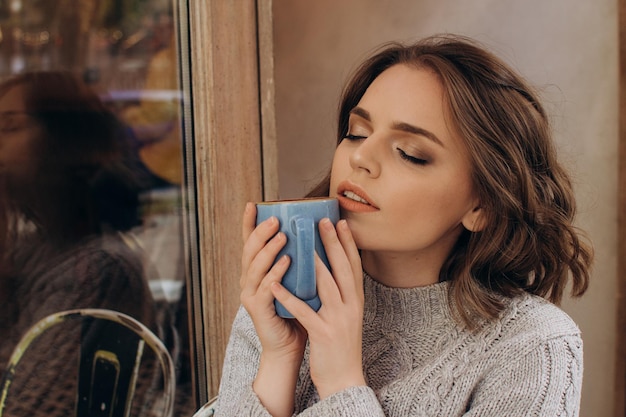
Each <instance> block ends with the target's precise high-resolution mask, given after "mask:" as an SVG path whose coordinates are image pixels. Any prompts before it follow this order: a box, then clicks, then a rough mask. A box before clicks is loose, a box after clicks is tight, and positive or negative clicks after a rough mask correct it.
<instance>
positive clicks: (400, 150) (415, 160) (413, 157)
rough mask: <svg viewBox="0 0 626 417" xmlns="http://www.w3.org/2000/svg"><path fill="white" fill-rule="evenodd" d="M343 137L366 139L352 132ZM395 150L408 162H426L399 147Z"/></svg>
mask: <svg viewBox="0 0 626 417" xmlns="http://www.w3.org/2000/svg"><path fill="white" fill-rule="evenodd" d="M343 138H344V139H347V140H350V141H357V140H363V139H367V136H359V135H353V134H350V133H348V134H346V135H345V136H344V137H343ZM396 150H397V151H398V152H399V153H400V158H402V159H404V160H405V161H407V162H410V163H412V164H415V165H426V164H427V163H428V161H427V160H425V159H421V158H417V157H415V156H411V155H409V154H408V153H406V152H404V150H402V149H400V148H396Z"/></svg>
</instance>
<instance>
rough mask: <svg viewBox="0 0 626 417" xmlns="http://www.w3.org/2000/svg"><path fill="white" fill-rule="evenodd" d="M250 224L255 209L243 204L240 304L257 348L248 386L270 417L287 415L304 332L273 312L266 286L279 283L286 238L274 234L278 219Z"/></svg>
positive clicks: (286, 263) (284, 266)
mask: <svg viewBox="0 0 626 417" xmlns="http://www.w3.org/2000/svg"><path fill="white" fill-rule="evenodd" d="M255 224H256V207H255V206H254V204H252V203H248V204H247V205H246V209H245V211H244V216H243V240H244V242H245V243H244V247H243V255H242V259H241V266H242V267H241V280H240V286H241V296H240V297H241V303H242V305H243V306H244V308H245V309H246V310H247V311H248V314H250V317H251V318H252V321H253V322H254V327H255V329H256V332H257V334H258V336H259V340H260V342H261V346H262V347H263V350H262V352H261V361H260V364H259V371H258V372H257V377H256V379H255V381H254V384H253V388H254V391H255V392H256V394H257V395H258V396H259V399H260V400H261V402H262V403H263V405H264V406H265V408H267V409H268V411H269V412H270V413H271V414H272V415H273V416H274V417H278V416H282V415H285V416H291V414H292V413H293V406H294V396H295V386H296V382H297V378H298V371H299V369H300V364H301V362H302V357H303V355H304V347H305V344H306V338H307V335H306V331H305V330H304V329H303V328H302V326H300V325H299V323H298V322H297V321H296V320H287V319H283V318H281V317H278V316H277V315H276V310H275V307H274V295H273V294H272V292H271V290H270V287H271V286H272V284H274V283H279V282H280V281H281V279H282V277H283V275H284V274H285V272H286V271H287V268H288V267H289V263H290V259H289V257H287V256H285V257H283V258H281V259H280V260H278V261H277V262H276V263H274V260H275V259H276V256H277V255H278V253H279V251H280V250H281V249H282V247H283V246H284V245H285V243H286V242H287V238H286V236H285V235H284V234H283V233H278V230H279V222H278V219H276V218H275V217H272V218H270V219H268V220H265V221H264V222H262V223H260V224H259V225H258V226H257V227H255Z"/></svg>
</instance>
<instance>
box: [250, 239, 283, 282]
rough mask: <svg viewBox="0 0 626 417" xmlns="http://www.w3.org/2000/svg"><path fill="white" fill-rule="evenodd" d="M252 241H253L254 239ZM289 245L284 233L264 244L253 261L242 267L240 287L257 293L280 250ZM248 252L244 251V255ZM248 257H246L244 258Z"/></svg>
mask: <svg viewBox="0 0 626 417" xmlns="http://www.w3.org/2000/svg"><path fill="white" fill-rule="evenodd" d="M251 236H253V235H251ZM250 240H253V239H252V237H251V239H249V241H250ZM286 243H287V236H285V234H284V233H277V234H276V235H275V236H274V237H272V238H271V239H270V240H269V242H267V243H266V244H264V246H262V247H261V248H260V250H259V251H258V252H256V253H255V254H254V255H253V256H251V257H252V259H251V260H250V261H249V262H248V263H245V262H244V264H243V265H242V275H241V280H240V282H239V285H240V287H241V288H242V289H243V288H244V287H251V288H252V291H256V288H258V286H259V285H260V283H261V280H262V279H263V277H265V275H266V274H267V273H268V271H269V270H270V268H271V267H272V265H273V264H274V262H275V260H276V257H277V256H278V253H279V252H280V250H281V249H282V248H283V246H285V244H286ZM247 252H248V251H246V250H244V253H247ZM246 257H247V256H245V255H244V258H246Z"/></svg>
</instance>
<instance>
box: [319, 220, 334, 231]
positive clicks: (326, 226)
mask: <svg viewBox="0 0 626 417" xmlns="http://www.w3.org/2000/svg"><path fill="white" fill-rule="evenodd" d="M320 226H321V227H323V228H324V229H326V230H330V229H332V227H333V224H332V222H331V221H330V219H329V218H328V217H326V218H323V219H322V220H320Z"/></svg>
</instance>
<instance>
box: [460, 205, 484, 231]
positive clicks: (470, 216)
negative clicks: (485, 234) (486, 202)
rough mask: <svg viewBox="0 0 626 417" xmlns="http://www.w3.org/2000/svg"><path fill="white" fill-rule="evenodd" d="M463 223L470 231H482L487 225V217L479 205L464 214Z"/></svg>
mask: <svg viewBox="0 0 626 417" xmlns="http://www.w3.org/2000/svg"><path fill="white" fill-rule="evenodd" d="M461 223H463V226H464V227H465V228H466V229H467V230H469V231H470V232H480V231H481V230H483V229H484V228H485V226H486V225H487V219H486V218H485V213H484V211H483V209H482V208H480V206H477V207H474V208H473V209H472V210H470V211H468V212H467V213H466V214H465V216H463V219H462V220H461Z"/></svg>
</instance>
